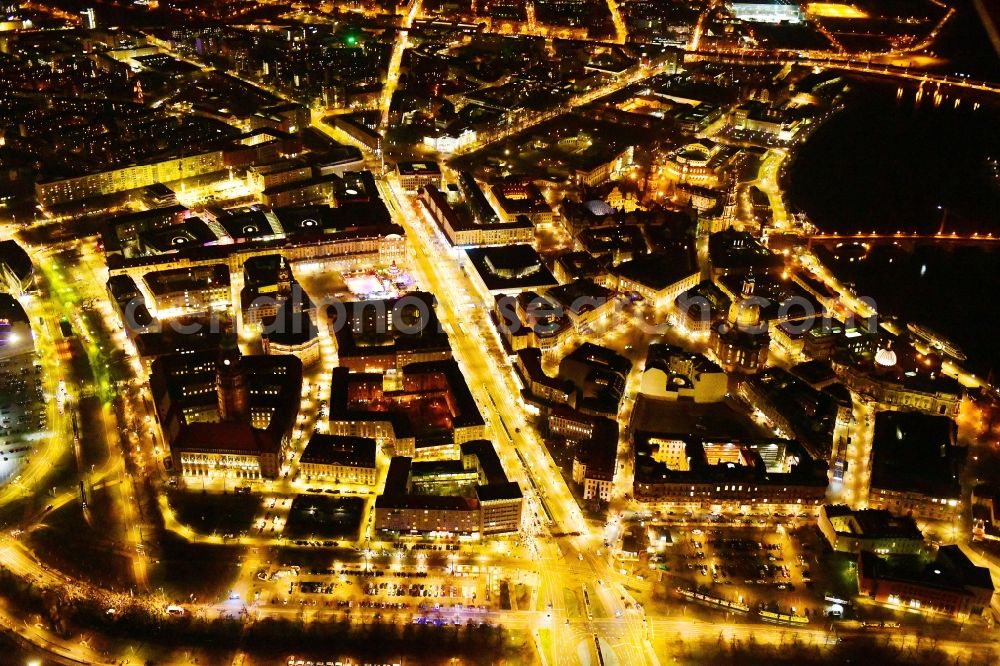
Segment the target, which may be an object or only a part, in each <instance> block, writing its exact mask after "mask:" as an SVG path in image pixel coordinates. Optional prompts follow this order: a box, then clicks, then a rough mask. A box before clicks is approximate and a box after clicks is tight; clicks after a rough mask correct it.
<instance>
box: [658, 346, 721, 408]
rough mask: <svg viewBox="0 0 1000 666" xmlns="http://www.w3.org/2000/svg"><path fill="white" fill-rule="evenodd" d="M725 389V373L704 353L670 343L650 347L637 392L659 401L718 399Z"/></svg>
mask: <svg viewBox="0 0 1000 666" xmlns="http://www.w3.org/2000/svg"><path fill="white" fill-rule="evenodd" d="M728 388H729V379H728V377H727V376H726V373H725V372H723V371H722V368H720V367H719V366H718V365H716V364H715V363H713V362H712V361H710V360H709V359H708V358H706V357H705V356H703V355H701V354H696V353H693V352H687V351H684V350H683V349H680V348H679V347H672V346H670V345H664V344H654V345H650V346H649V350H648V351H647V353H646V365H645V367H644V369H643V372H642V382H641V383H640V385H639V393H641V394H643V395H645V396H648V397H650V398H655V399H659V400H691V401H694V402H719V401H720V400H724V399H725V397H726V392H727V391H728Z"/></svg>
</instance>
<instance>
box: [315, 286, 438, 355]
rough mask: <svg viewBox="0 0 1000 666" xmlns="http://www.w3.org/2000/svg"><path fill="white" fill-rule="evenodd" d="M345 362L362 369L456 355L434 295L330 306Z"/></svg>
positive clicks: (415, 294) (329, 314) (413, 294)
mask: <svg viewBox="0 0 1000 666" xmlns="http://www.w3.org/2000/svg"><path fill="white" fill-rule="evenodd" d="M327 320H328V321H329V323H330V328H331V331H332V333H333V337H334V341H335V343H336V348H337V356H338V358H339V359H340V365H341V367H345V368H349V369H351V370H353V371H357V372H386V371H388V370H398V369H401V368H403V367H404V366H407V365H409V364H411V363H421V362H424V361H444V360H447V359H449V358H451V346H450V345H449V344H448V334H447V333H445V332H444V330H443V329H442V328H441V325H440V323H439V322H438V318H437V313H436V311H435V310H434V296H433V295H432V294H430V293H427V292H421V291H415V292H410V293H408V294H406V295H405V296H402V297H400V298H394V299H382V300H364V301H352V302H348V303H343V302H338V303H335V304H333V305H331V306H330V307H329V308H328V309H327Z"/></svg>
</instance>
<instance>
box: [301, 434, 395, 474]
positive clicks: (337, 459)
mask: <svg viewBox="0 0 1000 666" xmlns="http://www.w3.org/2000/svg"><path fill="white" fill-rule="evenodd" d="M375 449H376V442H375V440H374V439H371V438H368V437H343V436H338V435H324V434H322V433H316V434H314V435H313V436H312V437H310V438H309V442H308V443H307V444H306V448H305V450H304V451H302V457H301V458H299V473H300V474H302V475H304V476H305V477H306V479H307V480H313V479H316V480H322V481H332V482H334V483H353V484H358V485H362V486H373V485H375V480H376V476H377V474H378V470H377V468H376V466H375V458H376V455H375Z"/></svg>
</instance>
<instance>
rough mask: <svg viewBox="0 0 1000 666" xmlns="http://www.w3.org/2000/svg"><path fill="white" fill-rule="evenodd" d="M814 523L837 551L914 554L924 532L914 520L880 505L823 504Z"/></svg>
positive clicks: (919, 551) (919, 549)
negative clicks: (866, 507) (874, 507)
mask: <svg viewBox="0 0 1000 666" xmlns="http://www.w3.org/2000/svg"><path fill="white" fill-rule="evenodd" d="M817 526H818V527H819V531H820V532H821V533H822V534H823V536H824V537H825V538H826V540H827V542H828V543H829V544H830V547H831V548H833V549H834V550H835V551H837V552H839V553H860V552H861V551H870V552H872V553H876V554H878V555H916V554H918V553H921V552H923V550H924V535H923V534H922V533H921V532H920V529H919V528H918V527H917V523H916V521H914V520H913V518H912V517H910V516H896V515H893V514H892V513H891V512H889V511H885V510H883V509H852V508H850V507H848V506H844V505H842V504H838V505H830V504H824V505H823V506H822V507H820V510H819V518H818V520H817Z"/></svg>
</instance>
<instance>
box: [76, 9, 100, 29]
mask: <svg viewBox="0 0 1000 666" xmlns="http://www.w3.org/2000/svg"><path fill="white" fill-rule="evenodd" d="M80 16H81V17H82V18H83V27H84V28H86V29H87V30H96V29H97V12H95V11H94V8H93V7H88V8H87V9H84V10H83V11H82V12H80Z"/></svg>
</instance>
